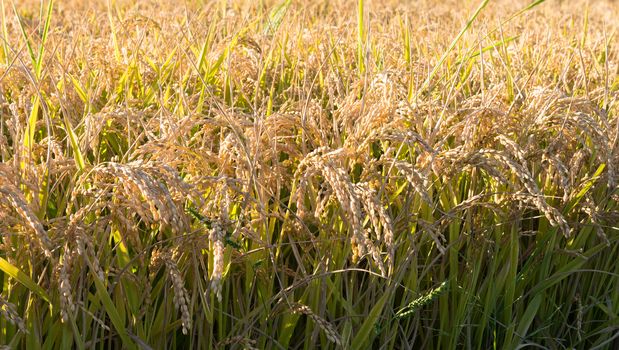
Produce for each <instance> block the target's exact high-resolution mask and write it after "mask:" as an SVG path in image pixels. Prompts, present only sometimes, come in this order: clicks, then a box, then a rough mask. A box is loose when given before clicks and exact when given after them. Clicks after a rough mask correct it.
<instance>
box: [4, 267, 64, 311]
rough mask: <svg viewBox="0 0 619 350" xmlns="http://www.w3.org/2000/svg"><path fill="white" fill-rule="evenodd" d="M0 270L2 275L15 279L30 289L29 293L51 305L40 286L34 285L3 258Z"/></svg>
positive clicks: (26, 276)
mask: <svg viewBox="0 0 619 350" xmlns="http://www.w3.org/2000/svg"><path fill="white" fill-rule="evenodd" d="M0 270H2V271H4V273H6V274H7V275H9V276H11V277H13V278H14V279H16V280H17V281H18V282H19V283H21V284H23V285H24V286H25V287H26V288H28V289H30V291H32V292H34V293H35V294H37V295H39V296H40V297H41V298H42V299H43V300H45V301H47V302H48V303H50V304H51V303H52V302H51V301H50V297H49V295H47V293H46V292H45V290H43V288H41V286H39V285H38V284H36V283H35V282H34V281H33V280H32V279H31V278H30V277H29V276H28V275H26V274H25V273H24V272H22V271H21V270H20V269H19V268H17V267H16V266H14V265H12V264H11V263H10V262H8V261H6V260H5V259H4V258H0Z"/></svg>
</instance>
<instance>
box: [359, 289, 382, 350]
mask: <svg viewBox="0 0 619 350" xmlns="http://www.w3.org/2000/svg"><path fill="white" fill-rule="evenodd" d="M390 296H391V293H388V292H385V294H383V296H382V297H381V298H380V299H379V300H378V302H377V303H376V304H375V305H374V307H373V308H372V310H371V311H370V313H369V314H368V316H367V317H366V318H365V322H363V325H361V328H359V330H358V331H357V335H356V336H355V339H353V341H352V345H351V347H350V348H351V349H353V350H356V349H368V348H369V346H368V345H369V341H370V339H369V337H370V335H372V334H374V329H375V328H374V327H375V324H376V322H377V321H378V318H379V317H380V315H381V313H382V312H383V308H384V307H385V303H386V302H387V299H389V297H390Z"/></svg>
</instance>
